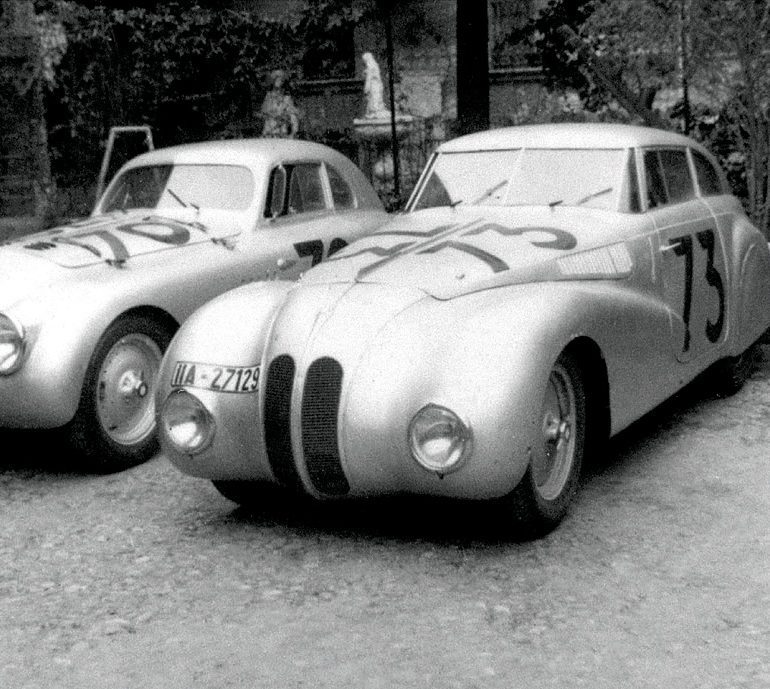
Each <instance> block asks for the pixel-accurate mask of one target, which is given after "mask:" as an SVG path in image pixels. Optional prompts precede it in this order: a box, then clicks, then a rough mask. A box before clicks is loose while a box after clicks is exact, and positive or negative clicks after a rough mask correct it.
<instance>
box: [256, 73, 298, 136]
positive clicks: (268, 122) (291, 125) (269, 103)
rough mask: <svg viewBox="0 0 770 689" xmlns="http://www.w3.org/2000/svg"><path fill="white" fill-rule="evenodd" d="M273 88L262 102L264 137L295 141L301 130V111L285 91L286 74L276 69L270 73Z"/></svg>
mask: <svg viewBox="0 0 770 689" xmlns="http://www.w3.org/2000/svg"><path fill="white" fill-rule="evenodd" d="M270 81H271V83H272V88H271V89H270V90H269V91H268V92H267V95H265V100H264V101H262V108H261V110H260V111H261V113H262V116H263V117H264V124H263V125H262V136H266V137H273V138H288V139H293V138H294V137H296V136H297V131H298V130H299V110H297V107H296V106H295V105H294V101H293V100H292V97H291V96H290V95H289V94H288V93H286V91H284V88H283V85H284V82H285V81H286V72H284V71H283V70H282V69H275V70H273V71H272V72H270Z"/></svg>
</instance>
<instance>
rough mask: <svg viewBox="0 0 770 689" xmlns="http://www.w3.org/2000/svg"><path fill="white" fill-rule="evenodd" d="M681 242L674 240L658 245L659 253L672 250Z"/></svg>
mask: <svg viewBox="0 0 770 689" xmlns="http://www.w3.org/2000/svg"><path fill="white" fill-rule="evenodd" d="M681 244H682V242H681V241H677V242H674V243H673V244H666V246H662V247H660V253H662V254H663V253H665V252H666V251H673V250H674V249H677V248H678V247H679V246H680V245H681Z"/></svg>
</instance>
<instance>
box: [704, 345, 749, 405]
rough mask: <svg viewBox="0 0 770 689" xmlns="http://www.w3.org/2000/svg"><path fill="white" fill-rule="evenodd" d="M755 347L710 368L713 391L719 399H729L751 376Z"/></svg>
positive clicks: (722, 360)
mask: <svg viewBox="0 0 770 689" xmlns="http://www.w3.org/2000/svg"><path fill="white" fill-rule="evenodd" d="M755 354H756V347H749V348H748V349H747V350H746V351H745V352H743V354H740V355H739V356H732V357H728V358H726V359H721V360H720V361H717V362H716V363H715V364H714V365H713V366H712V368H711V371H710V376H712V378H711V379H712V381H713V386H714V391H715V392H716V394H717V395H718V396H719V397H731V396H732V395H734V394H735V393H737V392H738V391H739V390H740V389H741V388H742V387H743V386H744V384H745V383H746V381H747V380H748V379H749V377H750V376H751V372H752V370H753V368H754V363H755V359H754V357H755Z"/></svg>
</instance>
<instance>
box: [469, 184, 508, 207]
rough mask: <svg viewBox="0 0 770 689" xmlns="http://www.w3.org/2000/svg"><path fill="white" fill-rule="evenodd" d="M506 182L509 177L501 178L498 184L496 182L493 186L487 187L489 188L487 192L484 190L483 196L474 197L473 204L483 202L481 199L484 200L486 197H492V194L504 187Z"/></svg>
mask: <svg viewBox="0 0 770 689" xmlns="http://www.w3.org/2000/svg"><path fill="white" fill-rule="evenodd" d="M506 184H508V180H507V179H503V180H501V181H500V182H497V184H494V185H493V186H491V187H489V189H487V190H486V191H485V192H484V193H483V194H482V195H481V196H479V197H478V198H475V199H473V201H471V205H475V204H477V203H480V202H481V201H483V200H484V199H486V198H489V197H490V196H492V194H494V193H495V192H496V191H497V190H498V189H499V188H500V187H503V186H505V185H506Z"/></svg>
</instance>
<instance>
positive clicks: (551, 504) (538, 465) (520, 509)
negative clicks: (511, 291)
mask: <svg viewBox="0 0 770 689" xmlns="http://www.w3.org/2000/svg"><path fill="white" fill-rule="evenodd" d="M538 425H539V427H538V436H537V441H536V442H535V444H534V445H533V447H532V449H531V453H530V461H529V465H528V466H527V470H526V472H525V474H524V476H523V477H522V479H521V481H520V482H519V484H518V485H517V486H516V488H515V489H514V490H513V492H511V493H510V494H509V495H508V496H506V498H505V499H504V502H505V503H506V506H507V509H509V510H512V511H513V519H514V522H515V524H516V526H517V527H518V529H519V531H520V532H523V535H525V536H533V537H537V536H542V535H544V534H546V533H548V532H549V531H551V530H552V529H553V528H555V527H556V526H557V525H558V524H559V522H561V520H562V519H563V518H564V516H565V515H566V514H567V511H568V509H569V506H570V504H571V502H572V500H573V498H574V496H575V493H576V492H577V488H578V483H579V481H580V471H581V468H582V464H583V455H584V452H585V443H586V393H585V386H584V381H583V376H582V374H581V371H580V368H579V366H578V365H577V363H576V361H575V360H574V358H573V357H571V356H570V355H569V354H567V353H562V354H561V356H560V357H559V358H558V359H557V360H556V363H555V364H554V365H553V367H552V369H551V372H550V374H549V376H548V380H547V382H546V385H545V390H544V393H543V401H542V405H541V410H540V414H539V416H538Z"/></svg>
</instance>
